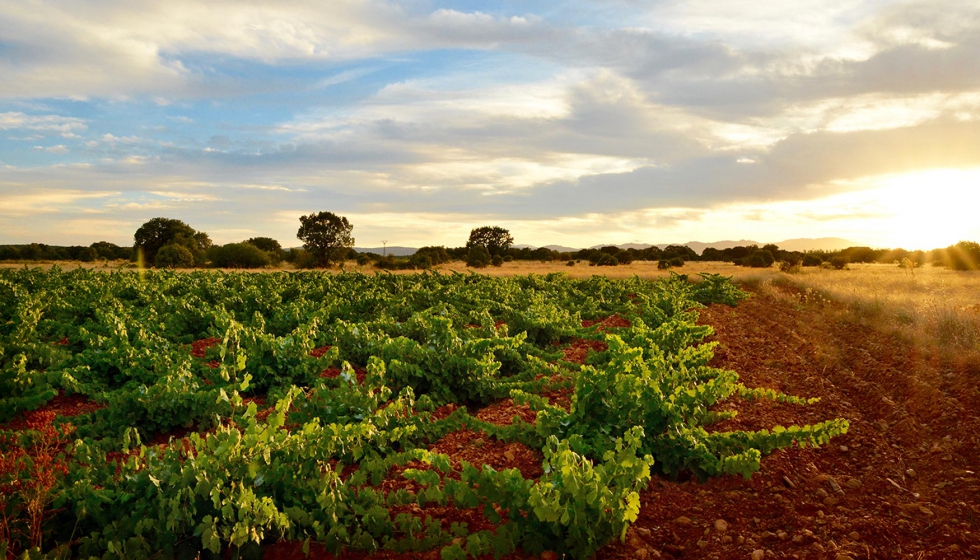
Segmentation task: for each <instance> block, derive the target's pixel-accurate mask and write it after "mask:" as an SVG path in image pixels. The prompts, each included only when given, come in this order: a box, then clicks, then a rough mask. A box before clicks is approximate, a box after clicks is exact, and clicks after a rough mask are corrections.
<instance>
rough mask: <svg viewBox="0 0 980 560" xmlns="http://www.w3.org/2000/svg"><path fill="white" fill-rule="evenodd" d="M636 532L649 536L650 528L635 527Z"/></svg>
mask: <svg viewBox="0 0 980 560" xmlns="http://www.w3.org/2000/svg"><path fill="white" fill-rule="evenodd" d="M636 532H637V533H639V534H640V536H642V537H649V536H650V535H651V534H652V532H651V531H650V529H647V528H646V527H636Z"/></svg>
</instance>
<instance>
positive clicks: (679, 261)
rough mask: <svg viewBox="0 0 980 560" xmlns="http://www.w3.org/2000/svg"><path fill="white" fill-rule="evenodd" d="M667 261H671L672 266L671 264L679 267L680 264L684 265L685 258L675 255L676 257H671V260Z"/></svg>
mask: <svg viewBox="0 0 980 560" xmlns="http://www.w3.org/2000/svg"><path fill="white" fill-rule="evenodd" d="M667 262H669V263H670V266H671V267H675V266H678V267H679V266H684V259H683V258H681V257H674V258H672V259H670V260H669V261H667Z"/></svg>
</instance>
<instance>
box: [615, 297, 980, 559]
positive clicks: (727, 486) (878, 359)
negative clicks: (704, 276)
mask: <svg viewBox="0 0 980 560" xmlns="http://www.w3.org/2000/svg"><path fill="white" fill-rule="evenodd" d="M701 317H702V318H701V323H705V324H709V325H712V326H713V327H714V328H715V330H716V333H717V334H716V335H715V337H714V338H715V339H716V340H718V341H719V342H720V343H721V346H719V347H718V348H717V350H716V356H715V359H714V361H713V363H712V365H714V366H716V367H722V368H728V369H733V370H735V371H737V372H738V373H739V376H740V378H741V380H742V382H744V383H745V384H746V385H747V386H749V387H770V388H774V389H779V390H782V391H784V392H787V393H790V394H795V395H799V396H807V397H812V396H816V397H820V398H821V401H820V402H819V403H818V404H815V405H810V406H792V405H782V404H778V403H772V402H769V401H754V402H746V401H743V400H741V399H733V400H732V401H731V402H729V403H726V405H725V407H724V408H726V409H732V408H734V409H737V410H738V411H739V415H738V416H737V417H736V418H735V419H732V420H727V421H725V422H723V423H719V424H717V425H715V426H714V429H716V430H731V429H758V428H763V427H765V428H771V427H773V426H775V425H777V424H782V425H788V424H791V423H813V422H818V421H821V420H826V419H830V418H835V417H843V418H846V419H848V420H849V421H850V423H851V428H850V431H849V433H848V434H846V435H844V436H841V437H838V438H835V439H834V440H833V441H832V442H831V443H830V444H828V445H825V446H823V447H820V448H817V449H813V448H808V449H799V448H793V449H786V450H781V451H777V452H776V453H774V454H772V455H771V456H769V457H767V458H764V459H763V461H762V470H761V471H760V472H758V473H756V474H755V475H753V476H752V478H751V479H750V480H745V479H743V478H741V477H731V476H727V477H718V478H713V479H710V480H708V481H706V482H704V483H697V482H669V481H664V480H662V479H655V480H654V482H653V483H651V486H650V488H649V489H648V490H647V491H646V492H644V493H643V495H642V496H641V501H642V504H643V506H642V509H641V511H640V518H639V520H638V521H637V523H636V524H635V525H634V527H633V528H631V529H630V532H629V536H628V538H627V542H626V543H619V542H615V543H613V544H611V545H609V546H607V547H605V548H604V549H603V550H601V551H600V553H599V554H598V555H597V558H640V557H648V558H653V557H657V556H658V555H659V556H660V557H663V558H682V557H683V558H725V559H727V558H732V559H747V558H749V557H750V555H751V554H752V552H753V551H755V550H762V551H763V553H764V554H765V557H766V558H769V557H775V558H837V559H840V560H844V559H847V558H852V559H857V558H935V559H940V558H976V557H977V555H978V554H980V480H978V478H977V476H976V475H975V474H974V471H975V470H976V466H977V465H978V460H980V453H978V452H977V451H978V446H977V434H978V431H977V428H978V424H980V418H978V409H977V408H976V407H975V406H974V404H975V401H972V400H971V399H969V398H965V396H964V395H961V394H957V393H956V392H955V391H953V390H952V389H953V388H955V387H957V386H959V385H961V384H962V380H958V379H956V378H957V377H959V376H960V374H959V373H957V372H956V371H955V370H952V369H950V370H949V371H947V372H942V366H941V365H939V364H937V363H935V362H930V360H928V359H926V358H924V357H923V356H921V355H918V353H917V351H916V350H915V348H913V347H910V346H909V345H908V344H907V343H903V342H901V341H899V340H897V339H894V338H892V337H890V336H888V335H886V334H883V333H881V332H878V331H875V330H872V329H870V328H868V327H864V326H861V325H857V324H854V323H853V322H850V321H849V320H848V319H847V318H846V316H845V315H844V314H843V313H840V314H837V312H836V311H835V310H833V309H829V310H818V309H808V308H804V309H802V310H798V309H793V308H792V307H791V306H790V305H788V304H786V303H785V302H783V301H782V300H777V299H773V298H771V297H768V296H764V295H759V294H756V295H754V297H752V298H750V299H749V300H746V301H744V302H743V303H742V304H741V305H739V307H737V308H734V309H733V308H729V307H725V306H719V305H712V306H710V307H709V308H708V309H705V310H703V311H702V312H701ZM940 373H942V374H941V375H940ZM717 520H723V521H724V523H718V525H717V526H716V521H717ZM722 529H724V530H722ZM640 550H644V551H645V552H642V553H641V552H639V551H640ZM770 555H772V556H770Z"/></svg>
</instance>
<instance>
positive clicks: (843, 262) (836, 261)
mask: <svg viewBox="0 0 980 560" xmlns="http://www.w3.org/2000/svg"><path fill="white" fill-rule="evenodd" d="M830 266H832V267H834V269H835V270H844V269H845V268H847V257H842V256H840V255H838V256H836V257H831V258H830Z"/></svg>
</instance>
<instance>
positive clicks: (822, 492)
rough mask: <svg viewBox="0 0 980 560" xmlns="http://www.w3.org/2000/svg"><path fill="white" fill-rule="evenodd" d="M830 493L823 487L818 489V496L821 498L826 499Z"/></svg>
mask: <svg viewBox="0 0 980 560" xmlns="http://www.w3.org/2000/svg"><path fill="white" fill-rule="evenodd" d="M829 495H830V494H829V493H828V492H827V491H826V490H824V489H823V488H818V489H817V497H818V498H820V499H821V500H822V499H824V498H826V497H827V496H829Z"/></svg>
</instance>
